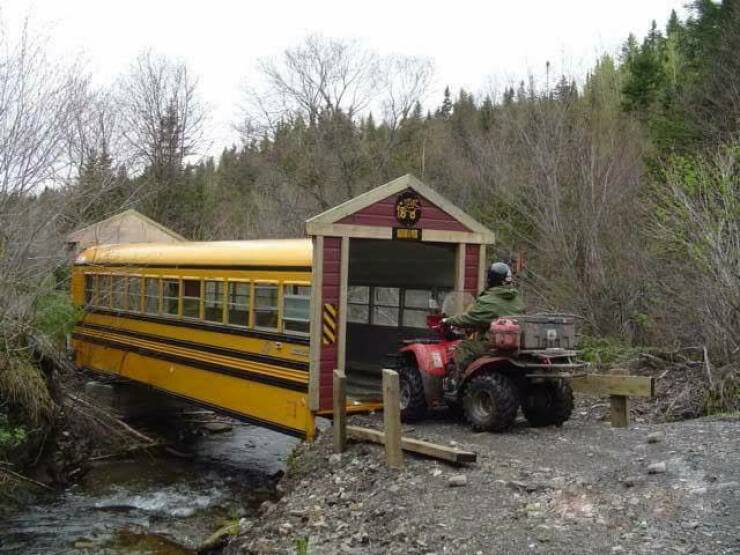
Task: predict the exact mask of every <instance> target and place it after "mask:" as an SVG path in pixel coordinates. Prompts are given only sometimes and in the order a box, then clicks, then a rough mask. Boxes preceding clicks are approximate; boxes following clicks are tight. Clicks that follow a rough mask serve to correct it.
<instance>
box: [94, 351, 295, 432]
mask: <svg viewBox="0 0 740 555" xmlns="http://www.w3.org/2000/svg"><path fill="white" fill-rule="evenodd" d="M82 370H85V371H86V372H91V373H93V374H95V375H96V376H105V377H110V374H108V373H107V372H101V371H100V370H96V369H95V368H91V367H90V366H83V367H82ZM118 378H119V379H121V380H123V381H125V382H133V383H136V384H138V385H145V386H148V387H151V388H152V389H155V390H157V391H159V392H161V393H164V394H165V395H169V396H170V397H175V398H177V399H182V400H183V401H187V402H188V403H192V404H193V405H197V406H199V407H203V408H205V409H209V410H212V411H214V412H218V413H220V414H223V415H225V416H230V417H231V418H234V419H236V420H241V421H242V422H246V423H247V424H253V425H255V426H260V427H262V428H268V429H270V430H273V431H275V432H280V433H282V434H287V435H289V436H293V437H297V438H300V439H306V432H304V431H302V430H297V429H295V428H289V427H288V426H283V425H282V424H278V423H277V422H272V421H271V420H263V419H262V418H257V417H256V416H249V415H246V414H243V413H241V412H236V411H233V410H231V409H227V408H224V407H221V406H219V405H213V404H211V403H206V402H205V401H199V400H198V399H193V398H192V397H188V396H187V395H181V394H180V393H175V392H173V391H169V390H167V389H163V388H161V387H157V386H154V385H151V384H145V383H143V382H137V381H136V380H131V379H129V378H124V377H123V376H118Z"/></svg>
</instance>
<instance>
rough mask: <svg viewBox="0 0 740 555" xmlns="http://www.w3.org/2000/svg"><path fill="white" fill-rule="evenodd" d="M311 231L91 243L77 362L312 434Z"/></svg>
mask: <svg viewBox="0 0 740 555" xmlns="http://www.w3.org/2000/svg"><path fill="white" fill-rule="evenodd" d="M311 258H312V253H311V242H310V241H309V240H272V241H226V242H211V243H206V242H203V243H180V244H168V245H165V244H139V245H137V244H134V245H110V246H98V247H92V248H90V249H88V250H86V251H85V252H83V253H82V254H81V255H80V256H79V257H78V259H77V261H76V263H75V266H74V269H73V275H72V297H73V300H74V302H75V303H77V304H79V305H81V306H83V307H84V315H83V317H82V318H81V320H80V321H79V322H78V323H77V325H76V327H75V329H74V333H73V336H72V339H73V347H74V350H75V361H76V365H77V366H78V367H80V368H84V369H88V370H92V371H94V372H98V373H103V374H110V375H115V376H119V377H122V378H127V379H131V380H134V381H136V382H140V383H143V384H148V385H151V386H153V387H155V388H158V389H160V390H163V391H165V392H167V393H170V394H172V395H176V396H178V397H181V398H183V399H186V400H188V401H191V402H194V403H198V404H201V405H204V406H208V407H212V408H214V409H217V410H219V411H221V412H225V413H228V414H232V415H233V416H235V417H238V418H241V419H244V420H247V421H250V422H253V423H255V424H259V425H262V426H266V427H268V428H272V429H275V430H278V431H281V432H284V433H288V434H291V435H296V436H299V437H304V438H308V439H311V438H312V436H313V433H314V421H313V415H312V413H311V411H310V410H309V403H308V382H309V326H310V310H309V302H310V286H311Z"/></svg>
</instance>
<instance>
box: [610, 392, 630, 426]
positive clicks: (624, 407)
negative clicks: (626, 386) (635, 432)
mask: <svg viewBox="0 0 740 555" xmlns="http://www.w3.org/2000/svg"><path fill="white" fill-rule="evenodd" d="M609 406H610V416H611V422H612V428H629V426H630V398H629V397H626V396H625V395H610V396H609Z"/></svg>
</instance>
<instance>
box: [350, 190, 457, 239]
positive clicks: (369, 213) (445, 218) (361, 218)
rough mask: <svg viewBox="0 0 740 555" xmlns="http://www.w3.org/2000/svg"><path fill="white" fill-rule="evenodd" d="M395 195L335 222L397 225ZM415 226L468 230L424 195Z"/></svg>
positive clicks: (385, 225) (446, 229) (379, 225)
mask: <svg viewBox="0 0 740 555" xmlns="http://www.w3.org/2000/svg"><path fill="white" fill-rule="evenodd" d="M410 190H411V189H406V191H410ZM404 192H405V191H404ZM397 197H398V195H391V196H389V197H386V198H384V199H383V200H381V201H378V202H376V203H374V204H372V205H370V206H368V207H366V208H363V209H362V210H360V211H358V212H355V213H354V214H350V215H349V216H345V217H344V218H342V219H341V220H339V221H338V222H337V223H338V224H349V225H369V226H377V227H398V226H400V224H399V223H398V221H397V220H396V215H395V207H396V198H397ZM416 227H418V228H421V229H437V230H443V231H465V232H469V231H470V230H469V229H468V228H467V227H465V226H464V225H463V224H462V223H460V222H459V221H458V220H457V219H455V218H453V217H452V216H451V215H450V214H448V213H447V212H445V211H444V210H442V209H441V208H439V207H438V206H437V205H435V204H434V203H432V202H431V201H429V200H427V199H426V198H425V197H421V218H420V219H419V222H418V223H417V224H416Z"/></svg>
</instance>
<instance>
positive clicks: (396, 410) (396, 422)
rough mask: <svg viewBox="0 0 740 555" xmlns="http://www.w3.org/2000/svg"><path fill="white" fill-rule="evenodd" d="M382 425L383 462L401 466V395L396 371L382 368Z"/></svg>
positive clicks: (394, 466) (396, 466)
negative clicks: (383, 438)
mask: <svg viewBox="0 0 740 555" xmlns="http://www.w3.org/2000/svg"><path fill="white" fill-rule="evenodd" d="M383 427H384V429H385V463H386V464H387V465H388V466H390V467H392V468H402V467H403V451H402V450H401V395H400V387H399V383H398V372H394V371H393V370H388V369H387V368H386V369H383Z"/></svg>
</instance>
